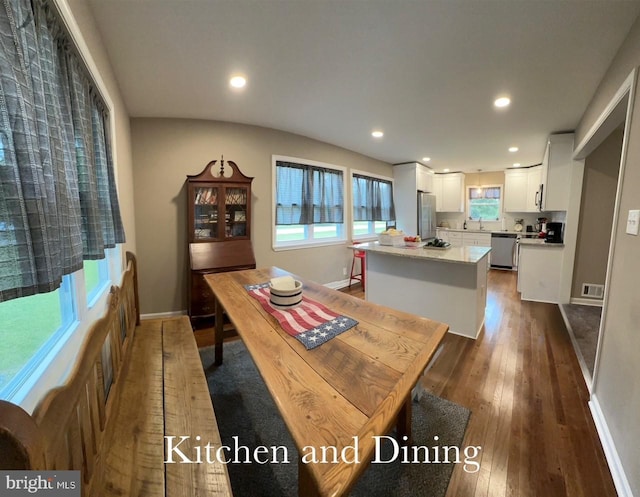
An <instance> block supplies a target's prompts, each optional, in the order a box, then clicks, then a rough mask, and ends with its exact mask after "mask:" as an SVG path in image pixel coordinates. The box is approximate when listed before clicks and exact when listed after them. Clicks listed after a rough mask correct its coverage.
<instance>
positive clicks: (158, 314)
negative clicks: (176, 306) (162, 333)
mask: <svg viewBox="0 0 640 497" xmlns="http://www.w3.org/2000/svg"><path fill="white" fill-rule="evenodd" d="M186 313H187V311H171V312H155V313H152V314H140V319H164V318H177V317H179V316H184V315H185V314H186Z"/></svg>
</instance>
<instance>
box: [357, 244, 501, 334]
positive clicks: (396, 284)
mask: <svg viewBox="0 0 640 497" xmlns="http://www.w3.org/2000/svg"><path fill="white" fill-rule="evenodd" d="M357 247H358V250H364V251H366V258H365V260H366V274H367V277H366V282H365V299H366V300H367V301H369V302H373V303H375V304H381V305H386V306H388V307H393V308H395V309H399V310H402V311H406V312H411V313H413V314H417V315H419V316H423V317H426V318H429V319H434V320H436V321H441V322H443V323H446V324H448V325H449V331H450V332H451V333H455V334H458V335H462V336H466V337H469V338H474V339H475V338H476V337H477V336H478V334H479V333H480V330H481V329H482V326H483V324H484V314H485V306H486V301H487V263H488V257H487V256H488V254H489V252H490V251H491V247H480V246H468V247H449V248H448V249H445V250H443V249H432V248H422V247H392V246H387V245H380V244H379V243H378V242H369V243H361V244H358V246H357Z"/></svg>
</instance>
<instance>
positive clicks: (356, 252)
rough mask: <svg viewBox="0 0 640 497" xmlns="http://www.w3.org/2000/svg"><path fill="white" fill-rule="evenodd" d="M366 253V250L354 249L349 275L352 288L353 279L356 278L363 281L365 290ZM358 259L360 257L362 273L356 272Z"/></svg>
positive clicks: (354, 243)
mask: <svg viewBox="0 0 640 497" xmlns="http://www.w3.org/2000/svg"><path fill="white" fill-rule="evenodd" d="M358 243H359V242H353V243H352V245H358ZM365 254H366V252H365V251H364V250H358V249H357V248H354V249H353V261H351V274H350V275H349V288H351V281H353V280H356V281H359V282H360V283H362V291H364V282H365V274H366V263H365ZM356 259H360V273H357V274H356V273H354V271H355V265H356Z"/></svg>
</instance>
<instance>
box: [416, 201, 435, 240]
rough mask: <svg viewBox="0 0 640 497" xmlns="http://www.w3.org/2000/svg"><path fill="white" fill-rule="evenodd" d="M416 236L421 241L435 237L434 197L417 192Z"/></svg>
mask: <svg viewBox="0 0 640 497" xmlns="http://www.w3.org/2000/svg"><path fill="white" fill-rule="evenodd" d="M418 235H420V238H421V239H422V240H427V241H428V240H432V239H434V238H435V237H436V196H435V195H433V194H431V193H423V192H418Z"/></svg>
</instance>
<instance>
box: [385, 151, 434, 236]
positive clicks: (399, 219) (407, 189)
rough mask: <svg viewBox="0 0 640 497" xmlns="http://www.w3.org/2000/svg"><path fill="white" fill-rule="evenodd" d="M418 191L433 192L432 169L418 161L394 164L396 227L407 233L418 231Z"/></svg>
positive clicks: (414, 233)
mask: <svg viewBox="0 0 640 497" xmlns="http://www.w3.org/2000/svg"><path fill="white" fill-rule="evenodd" d="M418 191H425V192H430V193H433V171H431V170H430V169H429V168H428V167H426V166H424V165H422V164H420V163H419V162H408V163H405V164H394V166H393V202H394V204H395V208H396V228H398V229H400V230H403V231H404V232H405V233H407V234H408V235H416V234H417V233H418Z"/></svg>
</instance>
